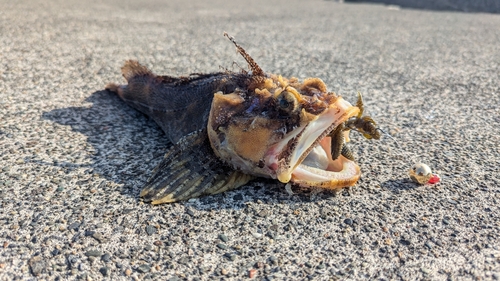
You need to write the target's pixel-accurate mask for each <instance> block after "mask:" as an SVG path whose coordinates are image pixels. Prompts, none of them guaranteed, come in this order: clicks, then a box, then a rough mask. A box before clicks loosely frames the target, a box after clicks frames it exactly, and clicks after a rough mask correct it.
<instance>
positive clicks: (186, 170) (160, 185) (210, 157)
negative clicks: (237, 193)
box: [140, 130, 254, 204]
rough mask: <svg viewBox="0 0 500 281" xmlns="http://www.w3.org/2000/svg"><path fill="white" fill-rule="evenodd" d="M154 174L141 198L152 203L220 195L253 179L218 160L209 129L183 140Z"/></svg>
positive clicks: (167, 154) (192, 134) (164, 159)
mask: <svg viewBox="0 0 500 281" xmlns="http://www.w3.org/2000/svg"><path fill="white" fill-rule="evenodd" d="M153 173H154V174H153V176H152V177H151V178H150V179H149V181H148V183H147V184H146V186H145V187H144V189H143V190H142V191H141V195H140V196H141V197H142V198H143V199H144V200H145V201H147V202H151V203H152V204H162V203H171V202H176V201H182V200H188V199H190V198H196V197H200V196H203V195H207V194H217V193H221V192H224V191H227V190H232V189H235V188H238V187H240V186H242V185H244V184H246V183H247V182H249V181H250V180H252V179H253V178H254V177H253V176H250V175H247V174H243V173H241V172H238V171H235V170H233V169H232V168H231V167H229V166H227V165H225V164H224V163H223V162H222V161H221V160H219V159H218V158H217V157H216V156H215V154H214V153H213V151H212V147H211V146H210V142H209V139H208V135H207V133H206V130H200V131H197V132H194V133H191V134H189V135H187V136H185V137H184V138H182V139H181V140H180V141H179V142H178V143H176V144H175V145H174V146H173V147H172V148H171V149H170V150H169V151H168V152H167V153H166V154H165V157H164V158H163V160H162V161H161V162H160V164H159V165H158V166H157V167H156V168H155V170H154V171H153Z"/></svg>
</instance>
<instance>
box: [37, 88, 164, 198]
mask: <svg viewBox="0 0 500 281" xmlns="http://www.w3.org/2000/svg"><path fill="white" fill-rule="evenodd" d="M85 101H86V102H90V103H92V105H91V106H82V107H67V108H58V109H54V110H52V111H49V112H45V113H43V114H42V118H43V119H45V120H49V121H52V122H54V123H57V124H60V125H63V126H70V127H71V129H72V130H73V131H74V132H78V133H80V134H83V135H85V136H86V138H87V140H86V142H87V146H86V147H80V148H73V149H85V150H87V151H88V152H89V153H88V155H90V156H89V157H90V158H91V159H90V160H91V161H90V163H89V164H74V163H69V162H65V161H58V159H53V163H42V162H40V163H38V164H42V165H43V164H46V165H54V166H59V167H62V168H64V169H75V168H85V169H87V172H88V173H90V174H94V175H95V174H98V176H99V177H102V178H104V179H106V180H108V181H112V182H114V183H116V184H118V185H119V186H121V189H122V190H120V192H121V194H123V195H126V196H130V197H133V198H136V199H139V198H138V194H139V192H140V188H141V187H142V185H144V183H145V182H146V180H147V178H148V177H149V175H150V173H151V170H152V169H153V168H154V167H155V165H156V163H158V162H159V161H160V160H161V159H162V157H163V154H164V153H165V151H166V150H167V148H168V147H169V146H170V144H169V142H168V140H167V139H166V138H165V137H164V134H163V132H162V131H161V129H160V127H159V126H157V125H156V123H154V121H152V120H149V119H148V117H147V116H145V115H143V114H142V113H140V112H138V111H136V110H133V109H132V108H130V107H129V106H127V105H126V104H125V103H124V102H123V101H122V100H120V98H118V97H117V96H116V95H115V94H113V93H110V92H108V91H106V90H102V91H96V92H94V93H92V94H91V95H90V96H89V97H88V98H86V99H85ZM87 162H88V161H87Z"/></svg>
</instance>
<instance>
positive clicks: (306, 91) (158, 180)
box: [106, 34, 380, 204]
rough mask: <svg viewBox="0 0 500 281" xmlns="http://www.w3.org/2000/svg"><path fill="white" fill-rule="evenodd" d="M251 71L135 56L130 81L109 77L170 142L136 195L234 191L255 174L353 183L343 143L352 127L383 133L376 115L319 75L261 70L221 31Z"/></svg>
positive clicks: (152, 198)
mask: <svg viewBox="0 0 500 281" xmlns="http://www.w3.org/2000/svg"><path fill="white" fill-rule="evenodd" d="M224 35H225V36H226V37H228V38H229V39H230V40H231V41H232V42H233V44H234V45H235V46H236V48H237V50H238V51H239V53H240V54H241V55H242V56H243V57H244V58H245V60H246V61H247V63H248V65H249V68H250V70H249V71H245V70H242V71H241V72H231V71H223V72H217V73H210V74H198V73H197V74H191V75H189V76H185V77H173V76H157V75H155V74H153V73H152V72H151V71H150V70H149V69H148V68H146V67H145V66H142V65H141V64H139V63H138V62H137V61H133V60H129V61H127V62H126V63H125V65H124V66H123V67H122V74H123V77H124V78H125V79H126V80H127V85H117V84H108V85H107V86H106V89H107V90H108V91H111V92H115V93H117V94H118V96H119V97H120V98H121V99H122V100H124V101H125V103H127V104H128V105H130V106H131V107H133V108H135V109H137V110H139V111H141V112H142V113H144V114H146V115H148V116H149V117H150V118H152V119H153V120H154V121H156V123H158V125H159V126H160V127H161V128H162V129H163V131H164V132H165V135H166V137H167V138H168V139H169V140H170V141H171V142H172V143H173V146H172V147H171V148H170V149H169V150H168V151H167V153H166V154H165V157H164V158H163V160H162V161H161V162H160V164H159V165H158V166H157V167H156V168H155V170H154V171H153V176H152V177H151V178H150V179H149V180H148V182H147V184H146V186H145V187H144V189H143V190H142V192H141V194H140V196H141V197H142V198H143V199H144V200H145V201H147V202H151V203H152V204H161V203H168V202H176V201H180V200H187V199H190V198H195V197H199V196H202V195H207V194H216V193H220V192H224V191H227V190H231V189H235V188H237V187H239V186H241V185H244V184H246V183H247V182H248V181H250V180H252V179H253V178H255V177H267V178H273V179H277V180H279V181H280V182H282V183H293V184H296V185H299V186H303V187H319V188H324V189H339V188H343V187H347V186H352V185H354V184H355V183H356V182H357V180H358V179H359V177H360V174H361V172H360V168H359V166H358V165H357V164H356V163H355V161H354V157H352V153H351V152H350V150H349V149H348V147H347V144H346V143H347V142H348V141H349V132H350V131H351V130H356V131H359V132H361V133H362V134H363V135H364V136H365V137H367V138H375V139H378V138H379V137H380V135H379V133H378V130H377V128H376V126H375V122H374V121H373V120H372V119H371V118H370V117H368V116H362V114H363V102H362V99H361V96H360V95H359V96H358V102H357V104H356V106H353V105H351V104H350V103H349V102H347V101H346V100H344V99H343V98H342V97H341V96H338V95H336V94H335V93H333V92H330V91H328V90H327V87H326V85H325V83H324V82H323V81H322V80H321V79H319V78H307V79H305V80H303V81H299V80H298V79H297V78H290V79H287V78H284V77H282V76H280V75H275V74H269V73H265V72H264V71H263V70H262V69H261V68H260V67H259V66H258V65H257V63H256V62H255V61H254V60H253V59H252V58H251V57H250V56H249V55H248V54H247V53H246V52H245V50H244V49H243V48H242V47H241V46H240V45H238V44H237V43H236V42H235V41H234V39H233V38H232V37H230V36H229V35H227V34H224Z"/></svg>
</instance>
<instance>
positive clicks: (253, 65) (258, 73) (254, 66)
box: [224, 32, 265, 76]
mask: <svg viewBox="0 0 500 281" xmlns="http://www.w3.org/2000/svg"><path fill="white" fill-rule="evenodd" d="M224 36H226V37H227V38H228V39H229V40H230V41H231V42H233V44H234V46H236V49H237V50H238V53H240V55H241V56H243V58H244V59H245V60H246V61H247V63H248V65H249V66H250V69H251V70H252V74H253V75H255V76H264V75H265V74H264V71H262V68H260V66H259V65H258V64H257V63H256V62H255V61H254V60H253V58H252V57H251V56H250V55H249V54H248V53H247V52H246V51H245V49H243V48H242V47H241V46H240V45H238V43H236V41H235V40H234V38H233V37H232V36H230V35H229V34H227V32H224Z"/></svg>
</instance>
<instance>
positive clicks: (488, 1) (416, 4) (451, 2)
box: [344, 0, 500, 13]
mask: <svg viewBox="0 0 500 281" xmlns="http://www.w3.org/2000/svg"><path fill="white" fill-rule="evenodd" d="M344 1H345V2H349V3H380V4H385V5H396V6H399V7H402V8H410V9H422V10H432V11H454V12H472V13H500V1H498V0H484V1H471V0H344Z"/></svg>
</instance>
